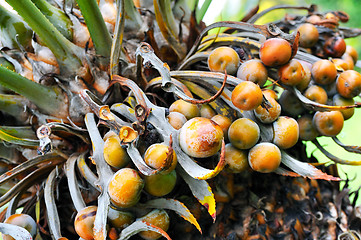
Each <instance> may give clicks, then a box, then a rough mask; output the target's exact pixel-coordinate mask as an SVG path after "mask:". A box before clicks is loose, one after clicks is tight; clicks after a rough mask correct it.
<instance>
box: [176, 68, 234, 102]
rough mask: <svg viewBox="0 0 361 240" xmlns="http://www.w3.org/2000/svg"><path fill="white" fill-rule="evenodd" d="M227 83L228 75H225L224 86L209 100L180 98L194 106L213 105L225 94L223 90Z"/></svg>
mask: <svg viewBox="0 0 361 240" xmlns="http://www.w3.org/2000/svg"><path fill="white" fill-rule="evenodd" d="M226 82H227V73H225V74H224V80H223V83H222V86H221V87H219V88H218V90H217V92H216V93H215V94H214V95H213V96H210V97H209V98H206V99H203V100H198V99H194V98H193V99H189V98H186V99H185V98H182V97H180V96H178V97H179V98H180V99H182V100H184V101H186V102H189V103H192V104H205V103H211V102H213V101H214V100H216V99H217V98H218V97H219V96H220V95H221V94H222V93H223V90H224V87H225V86H226Z"/></svg>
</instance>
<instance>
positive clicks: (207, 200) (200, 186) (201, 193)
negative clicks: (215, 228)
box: [177, 166, 216, 222]
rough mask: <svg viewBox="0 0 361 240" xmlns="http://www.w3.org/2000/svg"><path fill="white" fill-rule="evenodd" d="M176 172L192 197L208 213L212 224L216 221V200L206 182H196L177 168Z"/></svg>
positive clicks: (180, 168)
mask: <svg viewBox="0 0 361 240" xmlns="http://www.w3.org/2000/svg"><path fill="white" fill-rule="evenodd" d="M177 172H178V173H179V174H180V175H181V177H182V178H183V179H184V181H185V182H186V183H187V184H188V186H189V188H190V189H191V191H192V193H193V196H194V197H195V198H197V200H198V201H199V203H200V204H202V205H203V206H204V207H205V208H206V209H207V211H208V213H209V215H211V217H212V218H213V222H215V221H216V200H215V198H214V195H213V192H212V189H211V187H210V186H209V184H208V183H207V181H205V180H198V179H195V178H193V177H191V176H190V175H189V174H188V173H187V172H186V171H185V170H184V169H183V168H182V167H180V166H178V167H177Z"/></svg>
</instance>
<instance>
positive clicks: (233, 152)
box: [225, 143, 249, 173]
mask: <svg viewBox="0 0 361 240" xmlns="http://www.w3.org/2000/svg"><path fill="white" fill-rule="evenodd" d="M225 153H226V154H225V160H226V163H227V165H228V169H229V170H230V171H231V172H233V173H240V172H243V171H245V170H247V169H248V168H249V166H248V158H247V151H245V150H241V149H238V148H236V147H234V146H233V145H232V144H231V143H227V144H226V150H225Z"/></svg>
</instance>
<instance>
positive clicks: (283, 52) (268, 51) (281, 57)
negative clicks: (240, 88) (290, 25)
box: [259, 38, 292, 67]
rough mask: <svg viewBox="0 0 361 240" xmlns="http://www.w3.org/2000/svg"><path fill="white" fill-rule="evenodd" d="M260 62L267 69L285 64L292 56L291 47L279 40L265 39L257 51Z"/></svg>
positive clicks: (284, 41)
mask: <svg viewBox="0 0 361 240" xmlns="http://www.w3.org/2000/svg"><path fill="white" fill-rule="evenodd" d="M259 55H260V58H261V61H262V62H263V64H264V65H266V66H269V67H276V66H281V65H283V64H286V63H287V62H288V61H289V60H290V59H291V56H292V48H291V45H290V44H289V43H288V42H287V41H286V40H284V39H281V38H270V39H267V40H266V41H265V42H264V43H263V44H262V45H261V48H260V50H259Z"/></svg>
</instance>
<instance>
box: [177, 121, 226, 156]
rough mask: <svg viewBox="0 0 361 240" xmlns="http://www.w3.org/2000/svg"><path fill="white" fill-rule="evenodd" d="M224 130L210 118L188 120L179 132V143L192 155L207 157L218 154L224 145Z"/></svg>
mask: <svg viewBox="0 0 361 240" xmlns="http://www.w3.org/2000/svg"><path fill="white" fill-rule="evenodd" d="M222 139H223V130H222V128H221V127H220V126H219V125H218V124H217V123H215V122H214V121H212V120H210V119H208V118H202V117H196V118H192V119H191V120H188V122H186V123H185V124H184V125H183V127H182V128H181V129H180V132H179V144H180V146H181V148H182V150H183V151H184V152H185V153H187V154H188V155H189V156H191V157H197V158H206V157H210V156H212V155H214V154H216V153H217V152H218V151H219V149H220V148H221V146H222Z"/></svg>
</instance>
